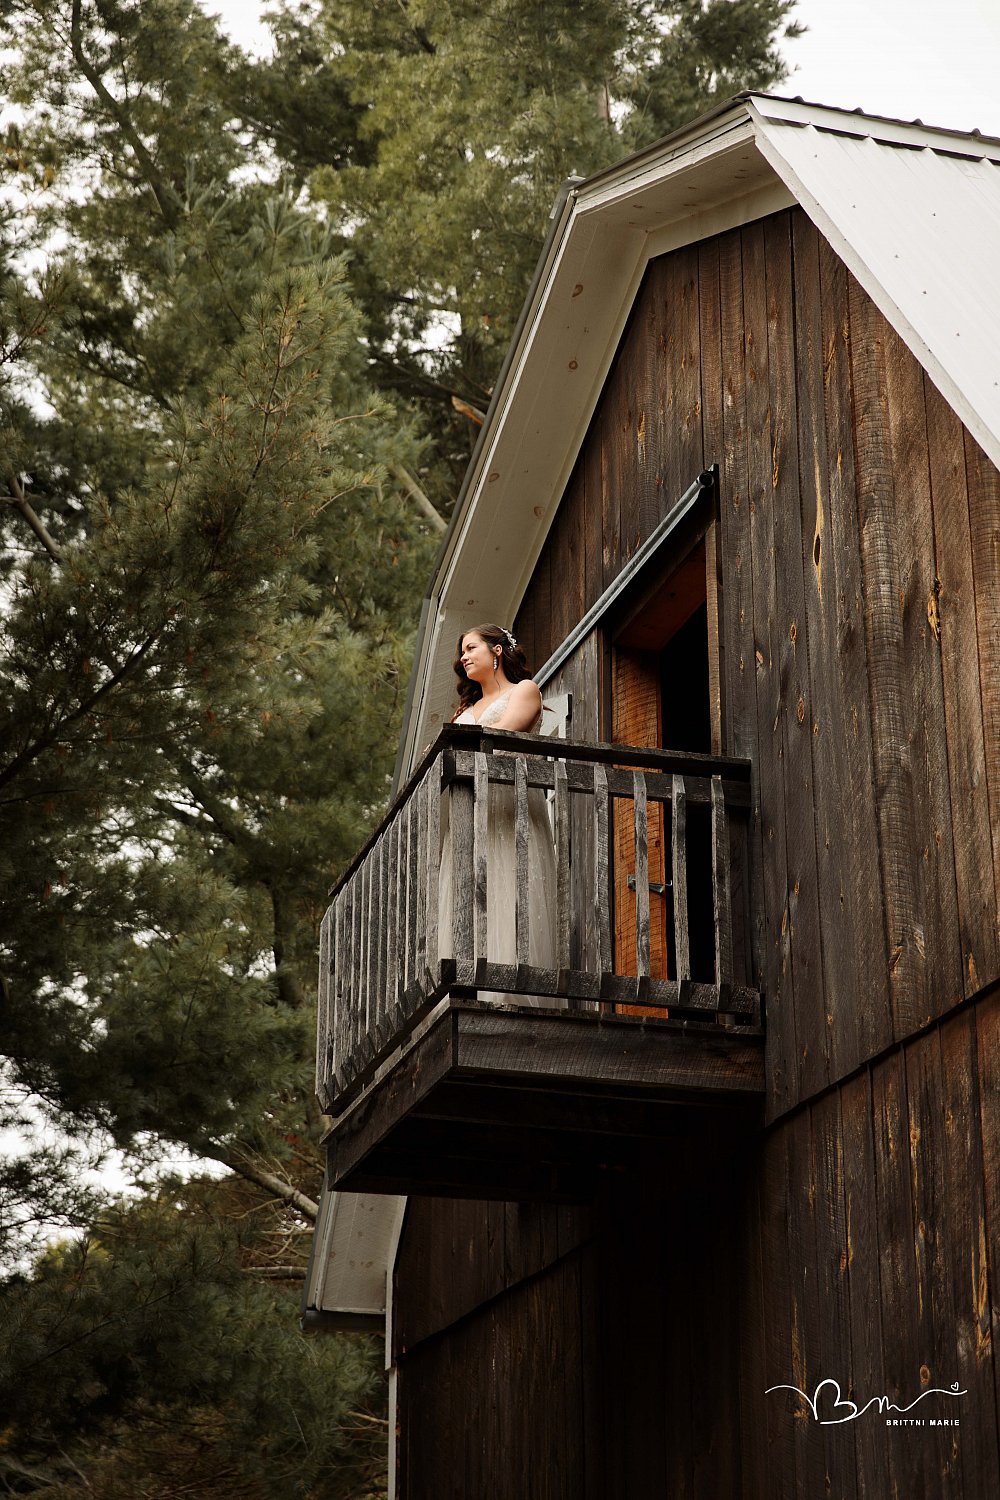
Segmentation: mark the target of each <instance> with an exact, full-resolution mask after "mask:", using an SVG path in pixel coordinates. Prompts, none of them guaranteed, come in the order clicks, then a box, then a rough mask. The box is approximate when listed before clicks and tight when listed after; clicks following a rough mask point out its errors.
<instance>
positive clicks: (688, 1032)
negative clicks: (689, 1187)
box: [329, 996, 764, 1202]
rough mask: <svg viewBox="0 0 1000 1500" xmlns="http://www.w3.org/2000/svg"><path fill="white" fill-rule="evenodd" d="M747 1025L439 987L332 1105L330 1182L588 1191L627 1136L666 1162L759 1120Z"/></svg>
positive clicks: (722, 1146) (755, 1043) (561, 1195)
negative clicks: (413, 1024) (542, 1005)
mask: <svg viewBox="0 0 1000 1500" xmlns="http://www.w3.org/2000/svg"><path fill="white" fill-rule="evenodd" d="M763 1093H764V1062H763V1047H762V1039H761V1037H760V1035H759V1034H754V1033H749V1032H747V1031H744V1030H737V1029H732V1030H723V1029H722V1028H720V1027H719V1026H717V1025H715V1024H714V1023H707V1024H698V1023H682V1022H676V1021H658V1020H653V1021H649V1022H646V1023H643V1024H636V1021H635V1019H634V1018H632V1017H629V1018H618V1017H615V1016H608V1015H604V1014H599V1013H578V1012H567V1011H565V1010H552V1011H540V1010H538V1009H528V1008H527V1007H524V1008H514V1007H504V1008H503V1009H499V1008H498V1007H496V1006H494V1005H489V1004H483V1003H477V1002H472V1001H468V1000H464V999H461V998H457V997H454V996H453V997H452V998H451V999H450V1001H449V1003H448V1004H447V1007H446V1008H445V1009H444V1010H443V1011H442V1012H441V1013H439V1014H438V1015H436V1016H435V1017H434V1018H433V1020H432V1021H431V1024H430V1025H429V1026H428V1027H427V1029H426V1030H425V1031H424V1032H423V1034H422V1035H420V1036H419V1037H417V1038H415V1039H414V1040H413V1042H412V1044H411V1045H410V1046H409V1047H408V1048H407V1049H406V1050H405V1052H403V1053H401V1055H400V1056H399V1057H398V1059H396V1060H390V1061H389V1062H388V1063H387V1064H386V1065H385V1066H384V1067H383V1068H382V1069H381V1070H380V1075H379V1077H378V1078H377V1079H376V1080H375V1081H374V1082H373V1083H371V1084H370V1085H369V1086H368V1087H367V1088H366V1089H365V1090H364V1092H363V1093H362V1094H361V1095H360V1097H359V1098H357V1099H356V1100H355V1101H354V1102H353V1103H352V1104H350V1105H348V1106H347V1107H346V1108H345V1109H344V1111H343V1113H342V1114H340V1115H339V1117H338V1118H337V1120H336V1123H335V1125H334V1127H333V1129H332V1131H331V1133H330V1139H329V1172H330V1181H331V1183H332V1185H333V1186H335V1187H337V1188H338V1189H339V1190H341V1191H354V1192H376V1193H377V1192H387V1193H394V1192H407V1193H421V1192H422V1193H431V1194H434V1195H442V1196H449V1195H458V1196H472V1197H496V1198H509V1199H531V1198H538V1197H542V1198H546V1199H549V1200H563V1201H568V1202H580V1201H586V1200H587V1199H588V1198H589V1197H590V1196H592V1194H593V1193H594V1192H596V1191H597V1188H598V1186H599V1183H600V1181H601V1178H602V1174H604V1175H606V1173H607V1171H609V1170H615V1169H617V1168H620V1167H622V1166H623V1165H624V1164H625V1163H627V1161H628V1160H629V1159H630V1158H631V1153H632V1152H633V1151H634V1149H635V1143H636V1142H637V1141H639V1140H646V1141H649V1140H652V1141H656V1142H659V1143H661V1144H662V1146H663V1150H664V1153H665V1154H664V1163H665V1168H667V1167H668V1166H669V1161H670V1158H671V1156H672V1155H676V1156H677V1159H678V1160H680V1159H681V1157H682V1156H683V1155H684V1153H685V1152H689V1151H690V1149H691V1147H692V1144H693V1143H695V1142H697V1143H698V1149H699V1151H701V1150H703V1149H704V1150H708V1151H711V1150H712V1149H717V1150H718V1151H722V1152H724V1151H726V1150H731V1149H733V1148H734V1145H735V1143H737V1142H738V1141H739V1140H740V1139H742V1138H743V1137H744V1136H745V1133H746V1131H747V1130H753V1129H755V1128H758V1127H759V1124H760V1120H761V1118H762V1114H763Z"/></svg>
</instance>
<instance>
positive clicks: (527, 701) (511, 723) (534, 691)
mask: <svg viewBox="0 0 1000 1500" xmlns="http://www.w3.org/2000/svg"><path fill="white" fill-rule="evenodd" d="M541 711H542V695H541V693H540V692H539V691H538V688H537V687H536V686H535V684H534V683H533V682H532V681H531V679H530V678H525V680H524V681H523V682H516V683H515V684H514V686H513V687H512V688H511V691H510V698H509V699H508V702H507V707H506V708H505V709H504V711H503V713H502V714H501V715H500V717H499V719H497V720H496V722H495V723H493V724H491V725H490V728H491V729H533V728H534V726H535V721H536V720H537V718H538V715H539V714H540V713H541Z"/></svg>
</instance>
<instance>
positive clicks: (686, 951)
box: [670, 776, 691, 1002]
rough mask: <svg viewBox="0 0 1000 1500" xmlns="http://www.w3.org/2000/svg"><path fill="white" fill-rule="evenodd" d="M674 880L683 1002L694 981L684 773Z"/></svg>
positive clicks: (676, 807) (677, 782)
mask: <svg viewBox="0 0 1000 1500" xmlns="http://www.w3.org/2000/svg"><path fill="white" fill-rule="evenodd" d="M670 844H671V861H672V869H671V880H672V883H673V892H674V955H675V959H676V963H677V975H676V978H677V994H678V999H679V1000H681V1001H682V1002H683V999H684V998H685V992H686V991H687V990H688V988H689V987H690V984H691V936H690V932H689V928H688V897H687V794H686V792H685V790H684V778H683V776H675V777H674V779H673V797H672V798H671V839H670Z"/></svg>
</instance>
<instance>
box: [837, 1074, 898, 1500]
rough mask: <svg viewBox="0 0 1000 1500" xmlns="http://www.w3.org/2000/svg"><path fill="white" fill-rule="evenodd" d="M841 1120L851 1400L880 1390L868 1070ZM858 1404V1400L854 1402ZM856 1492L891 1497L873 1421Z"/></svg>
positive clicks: (861, 1445)
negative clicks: (888, 1495)
mask: <svg viewBox="0 0 1000 1500" xmlns="http://www.w3.org/2000/svg"><path fill="white" fill-rule="evenodd" d="M839 1092H840V1097H841V1120H842V1122H843V1158H844V1197H845V1202H844V1207H845V1212H846V1216H847V1218H846V1235H847V1289H848V1299H849V1302H848V1306H849V1320H850V1321H849V1329H850V1349H851V1387H850V1394H851V1397H852V1399H855V1400H856V1399H857V1397H862V1398H863V1399H864V1400H865V1401H867V1400H868V1399H869V1397H870V1396H871V1395H882V1394H883V1393H884V1392H885V1389H886V1384H885V1368H884V1363H883V1356H882V1349H883V1344H884V1341H885V1338H886V1337H888V1338H891V1337H892V1336H893V1335H892V1329H891V1327H890V1330H889V1331H888V1333H884V1332H883V1327H882V1321H883V1305H882V1292H881V1283H880V1276H879V1222H878V1211H877V1205H876V1197H875V1190H876V1169H875V1139H874V1120H873V1103H872V1084H871V1077H870V1074H869V1072H868V1071H867V1070H865V1071H864V1072H862V1073H860V1074H858V1075H857V1076H856V1077H854V1078H852V1079H850V1080H849V1081H848V1082H847V1083H845V1084H844V1085H843V1088H842V1089H841V1090H840V1091H839ZM858 1404H859V1405H860V1404H861V1402H859V1403H858ZM857 1460H858V1470H857V1480H858V1494H859V1495H861V1496H864V1497H866V1500H881V1497H882V1496H883V1495H887V1494H890V1493H891V1490H890V1482H889V1455H888V1448H887V1445H886V1443H885V1440H884V1433H883V1432H882V1431H880V1430H879V1428H878V1427H877V1426H876V1424H875V1423H863V1424H860V1423H859V1424H858V1432H857Z"/></svg>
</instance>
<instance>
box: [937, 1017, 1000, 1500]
mask: <svg viewBox="0 0 1000 1500" xmlns="http://www.w3.org/2000/svg"><path fill="white" fill-rule="evenodd" d="M998 1013H1000V995H998V993H997V992H996V991H994V993H993V994H992V995H991V996H989V997H988V998H986V999H984V1000H982V1001H981V1002H980V1003H979V1004H978V1005H976V1006H975V1007H973V1008H970V1009H967V1010H963V1011H962V1012H960V1013H959V1014H958V1015H955V1016H949V1017H946V1018H945V1021H944V1023H943V1024H942V1026H941V1028H940V1032H939V1036H938V1038H937V1040H939V1042H940V1052H941V1069H940V1075H939V1080H938V1081H937V1082H938V1089H937V1094H936V1097H933V1098H932V1099H931V1101H930V1103H931V1105H932V1107H933V1118H934V1122H935V1134H934V1139H933V1140H930V1141H925V1142H923V1143H922V1149H921V1156H922V1157H924V1158H926V1156H927V1154H928V1153H929V1152H933V1153H934V1156H935V1158H936V1160H935V1163H934V1165H935V1167H936V1171H937V1173H938V1176H939V1181H940V1188H941V1196H940V1212H939V1214H938V1216H937V1219H936V1220H935V1223H934V1232H935V1235H936V1237H937V1239H938V1245H937V1256H936V1260H937V1262H938V1263H937V1265H936V1266H935V1267H934V1269H935V1272H936V1275H937V1277H938V1278H940V1279H942V1280H943V1281H944V1282H945V1283H946V1290H947V1292H950V1299H949V1300H945V1295H944V1289H943V1290H942V1304H943V1311H944V1314H945V1316H946V1317H947V1318H948V1320H949V1322H948V1327H947V1343H946V1344H945V1341H944V1340H942V1346H943V1347H942V1350H941V1351H940V1352H939V1353H938V1358H939V1361H940V1360H941V1354H942V1353H943V1352H946V1351H950V1353H951V1358H952V1369H951V1371H950V1373H949V1371H948V1370H946V1369H945V1367H944V1364H943V1363H939V1365H938V1367H937V1368H936V1370H935V1373H938V1374H940V1375H941V1377H942V1378H941V1379H940V1380H935V1381H934V1384H935V1385H940V1386H944V1387H945V1388H947V1386H948V1385H950V1384H951V1382H952V1381H955V1380H958V1381H960V1382H961V1385H962V1387H963V1389H967V1390H968V1393H969V1394H968V1395H967V1396H964V1397H963V1398H962V1400H961V1403H958V1402H956V1403H955V1404H956V1407H958V1406H959V1405H960V1413H959V1414H960V1416H961V1419H962V1426H961V1431H960V1434H956V1435H955V1437H956V1442H955V1445H954V1449H953V1452H952V1460H953V1464H954V1467H955V1481H954V1485H953V1489H952V1493H954V1494H955V1495H956V1496H960V1497H961V1500H967V1497H968V1496H974V1497H977V1500H978V1497H979V1496H983V1497H984V1500H985V1497H987V1496H991V1495H996V1494H1000V1454H998V1419H1000V1368H998V1366H1000V1359H998V1351H997V1342H996V1341H997V1337H998V1334H1000V1280H998V1279H997V1278H998V1275H1000V1228H998V1221H997V1218H996V1213H997V1210H998V1209H1000V1203H998V1201H997V1198H998V1183H1000V1171H998V1168H1000V1159H998V1152H997V1140H996V1135H995V1127H996V1125H997V1123H998V1114H1000V1067H998V1056H1000V1053H998V1051H997V1050H995V1048H996V1046H997V1044H998V1043H1000V1027H998V1026H997V1025H996V1021H997V1018H998ZM987 1143H989V1145H987ZM943 1415H949V1413H947V1412H946V1413H943ZM959 1439H960V1440H959Z"/></svg>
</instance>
